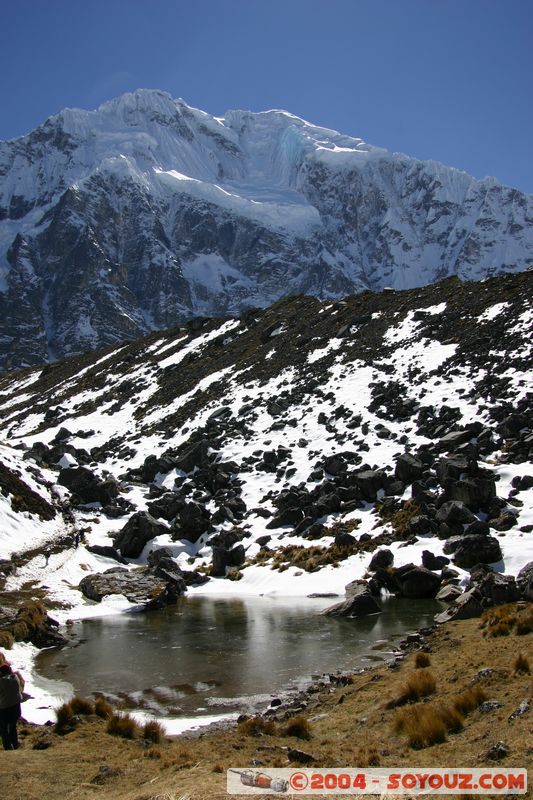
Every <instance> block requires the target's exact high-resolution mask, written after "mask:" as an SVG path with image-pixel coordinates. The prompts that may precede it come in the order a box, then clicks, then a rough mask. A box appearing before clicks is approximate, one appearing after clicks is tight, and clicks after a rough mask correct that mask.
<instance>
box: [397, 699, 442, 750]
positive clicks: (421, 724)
mask: <svg viewBox="0 0 533 800" xmlns="http://www.w3.org/2000/svg"><path fill="white" fill-rule="evenodd" d="M394 728H395V730H396V732H397V733H403V734H404V735H405V736H407V741H408V743H409V746H410V747H413V748H414V749H416V750H421V749H422V748H424V747H431V745H434V744H440V743H441V742H444V741H446V725H445V723H444V721H443V719H442V717H441V716H440V714H439V713H438V709H437V708H436V707H435V706H434V705H432V704H427V705H426V704H421V703H418V704H417V705H414V706H410V707H409V708H404V709H402V710H401V711H399V712H398V713H397V714H396V717H395V719H394Z"/></svg>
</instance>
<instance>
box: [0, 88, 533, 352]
mask: <svg viewBox="0 0 533 800" xmlns="http://www.w3.org/2000/svg"><path fill="white" fill-rule="evenodd" d="M532 221H533V199H532V197H531V196H528V195H525V194H523V193H521V192H519V191H518V190H516V189H512V188H508V187H505V186H503V185H501V184H499V183H498V182H497V181H496V180H495V179H493V178H486V179H485V180H483V181H477V180H475V179H473V178H471V177H470V176H468V175H466V174H465V173H463V172H460V171H458V170H455V169H452V168H449V167H445V166H443V165H442V164H438V163H437V162H434V161H425V162H423V161H418V160H415V159H412V158H409V157H407V156H405V155H401V154H396V153H390V152H388V151H386V150H384V149H382V148H379V147H374V146H372V145H369V144H366V143H365V142H363V141H362V140H361V139H357V138H352V137H350V136H345V135H342V134H340V133H337V132H336V131H332V130H328V129H326V128H321V127H317V126H314V125H312V124H310V123H308V122H306V121H305V120H302V119H300V118H298V117H296V116H294V115H292V114H290V113H288V112H286V111H278V110H273V111H266V112H261V113H252V112H246V111H229V112H227V114H226V115H225V116H224V117H220V118H217V117H212V116H210V115H209V114H207V113H205V112H203V111H200V110H198V109H195V108H192V107H190V106H188V105H187V104H186V103H185V102H184V101H183V100H174V99H172V98H171V97H170V95H168V94H166V93H165V92H160V91H156V90H138V91H136V92H133V93H129V94H125V95H123V96H121V97H119V98H116V99H115V100H111V101H109V102H107V103H104V104H103V105H102V106H100V108H99V109H97V110H96V111H83V110H78V109H66V110H64V111H62V112H61V113H59V114H58V115H57V116H54V117H50V118H49V119H48V120H46V122H45V123H44V124H43V125H42V126H40V127H39V128H37V129H36V130H34V131H33V132H31V133H30V134H28V135H27V136H24V137H21V138H19V139H15V140H12V141H7V142H2V143H0V317H1V318H2V320H3V322H2V327H1V328H0V366H2V367H4V368H12V367H17V366H20V365H24V364H30V365H31V364H41V363H45V362H46V361H47V360H50V359H53V358H56V357H60V356H63V355H68V354H72V353H77V352H81V351H84V350H86V349H92V348H95V347H102V346H106V345H110V344H113V343H115V342H117V341H121V340H128V339H132V338H135V337H137V336H139V335H142V334H144V333H147V332H149V331H150V330H153V329H160V328H165V327H169V326H171V325H174V324H176V323H177V322H179V321H182V320H184V319H187V318H190V317H192V316H195V315H198V314H201V315H215V316H223V315H226V314H235V313H241V312H242V311H244V310H246V309H247V308H250V307H253V306H266V305H269V304H270V303H272V302H274V301H276V300H277V299H279V298H280V297H282V296H286V295H290V294H299V293H304V294H313V295H316V296H319V297H323V298H337V297H340V296H343V295H345V294H348V293H352V292H358V291H362V290H365V289H368V288H370V289H378V290H379V289H381V288H383V287H385V286H389V287H392V288H396V289H405V288H412V287H417V286H422V285H425V284H428V283H432V282H434V281H437V280H440V279H442V278H444V277H446V276H449V275H458V276H459V277H460V278H462V279H465V280H476V279H480V278H482V277H485V276H487V275H495V274H499V273H501V272H514V271H519V270H522V269H525V268H526V267H527V266H528V265H529V264H530V263H531V260H532V255H531V254H532V252H533V227H532V224H531V223H532Z"/></svg>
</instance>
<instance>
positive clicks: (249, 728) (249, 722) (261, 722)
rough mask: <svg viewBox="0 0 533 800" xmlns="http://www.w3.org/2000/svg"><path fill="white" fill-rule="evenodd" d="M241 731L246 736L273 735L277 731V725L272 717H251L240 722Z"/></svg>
mask: <svg viewBox="0 0 533 800" xmlns="http://www.w3.org/2000/svg"><path fill="white" fill-rule="evenodd" d="M239 731H240V733H242V734H243V735H244V736H273V735H274V734H275V733H276V726H275V725H274V723H273V721H272V720H271V719H265V718H264V717H250V719H246V720H244V722H239Z"/></svg>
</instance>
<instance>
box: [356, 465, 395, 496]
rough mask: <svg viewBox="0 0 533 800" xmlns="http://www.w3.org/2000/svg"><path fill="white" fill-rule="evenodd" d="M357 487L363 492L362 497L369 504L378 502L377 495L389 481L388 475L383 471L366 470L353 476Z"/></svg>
mask: <svg viewBox="0 0 533 800" xmlns="http://www.w3.org/2000/svg"><path fill="white" fill-rule="evenodd" d="M353 480H354V481H355V484H356V486H357V487H358V489H359V490H360V492H361V496H362V497H363V499H364V500H367V501H368V502H369V503H373V502H374V501H375V500H376V495H377V493H378V492H379V490H380V489H383V487H384V485H385V481H386V480H387V473H386V472H384V471H383V470H373V469H366V470H361V472H356V473H355V474H354V476H353Z"/></svg>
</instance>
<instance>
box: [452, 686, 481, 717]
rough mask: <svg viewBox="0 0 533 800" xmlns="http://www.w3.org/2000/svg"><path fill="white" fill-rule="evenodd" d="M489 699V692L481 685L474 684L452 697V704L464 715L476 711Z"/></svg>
mask: <svg viewBox="0 0 533 800" xmlns="http://www.w3.org/2000/svg"><path fill="white" fill-rule="evenodd" d="M485 700H488V694H487V693H486V691H485V690H484V689H482V688H481V686H472V687H471V688H470V689H467V690H466V691H464V692H462V694H458V695H456V696H455V697H453V698H452V705H453V707H454V708H455V709H456V711H458V712H459V713H460V714H462V715H463V716H466V714H469V713H470V711H474V710H475V709H476V708H477V707H478V706H480V705H481V703H484V702H485Z"/></svg>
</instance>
